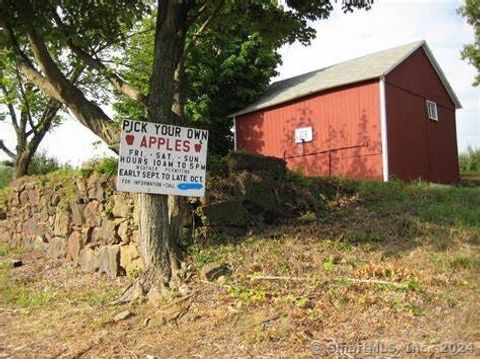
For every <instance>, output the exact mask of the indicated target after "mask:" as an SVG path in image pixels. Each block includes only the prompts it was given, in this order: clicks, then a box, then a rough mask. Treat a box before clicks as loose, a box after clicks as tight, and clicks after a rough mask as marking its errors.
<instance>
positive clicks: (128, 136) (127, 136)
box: [125, 135, 135, 146]
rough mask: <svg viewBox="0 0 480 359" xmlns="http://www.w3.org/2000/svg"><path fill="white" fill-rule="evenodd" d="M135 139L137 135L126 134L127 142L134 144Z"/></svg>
mask: <svg viewBox="0 0 480 359" xmlns="http://www.w3.org/2000/svg"><path fill="white" fill-rule="evenodd" d="M134 139H135V136H133V135H126V136H125V140H126V141H127V144H128V145H129V146H131V145H132V144H133V140H134Z"/></svg>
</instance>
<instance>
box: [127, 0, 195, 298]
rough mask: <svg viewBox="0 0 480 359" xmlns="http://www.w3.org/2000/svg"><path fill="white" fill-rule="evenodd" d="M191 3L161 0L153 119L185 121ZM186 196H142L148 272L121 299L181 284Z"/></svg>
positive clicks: (151, 103)
mask: <svg viewBox="0 0 480 359" xmlns="http://www.w3.org/2000/svg"><path fill="white" fill-rule="evenodd" d="M186 15H187V7H186V5H185V4H184V2H181V1H178V2H177V1H171V0H159V1H158V15H157V24H156V32H155V57H154V59H155V60H154V64H153V74H152V79H151V86H150V97H149V101H148V109H149V121H150V122H154V123H165V124H175V125H181V124H182V119H183V106H182V103H181V99H182V96H181V94H180V91H181V88H182V86H181V84H180V82H181V80H182V76H180V75H179V74H181V73H182V67H183V64H182V61H183V52H184V45H185V29H186ZM184 203H185V202H184V199H183V198H182V197H178V196H165V195H155V194H139V195H138V205H139V207H140V254H141V257H142V259H143V264H144V269H145V271H144V273H143V274H142V276H141V277H140V278H139V279H138V280H137V282H135V283H134V284H133V285H132V286H131V287H130V288H128V289H127V291H126V292H125V293H124V294H123V295H122V297H121V298H120V299H119V301H128V300H131V299H133V298H135V297H137V296H139V295H147V296H148V297H149V298H150V299H155V298H156V297H157V296H158V295H159V294H161V292H162V291H164V290H165V289H168V288H172V287H175V286H177V285H178V284H179V277H178V272H179V269H180V265H181V260H182V250H181V247H182V245H181V240H182V231H183V218H184V211H185V206H184Z"/></svg>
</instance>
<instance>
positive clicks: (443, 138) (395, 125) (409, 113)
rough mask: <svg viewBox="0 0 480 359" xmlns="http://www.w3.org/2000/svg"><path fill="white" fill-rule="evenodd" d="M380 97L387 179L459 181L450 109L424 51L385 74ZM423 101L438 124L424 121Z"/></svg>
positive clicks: (444, 90)
mask: <svg viewBox="0 0 480 359" xmlns="http://www.w3.org/2000/svg"><path fill="white" fill-rule="evenodd" d="M385 97H386V113H387V138H388V155H389V159H388V160H389V161H388V162H389V172H390V177H394V178H400V179H402V180H413V179H417V178H423V179H425V180H428V181H432V182H439V183H453V182H458V181H459V180H460V175H459V168H458V154H457V138H456V124H455V105H454V103H453V102H452V100H451V98H450V96H449V95H448V92H447V91H446V89H445V87H444V86H443V83H442V82H441V80H440V78H439V77H438V75H437V73H436V72H435V70H434V68H433V66H432V65H431V63H430V61H429V60H428V57H427V56H426V54H425V52H424V51H423V49H419V50H417V51H416V52H415V53H414V54H412V55H411V56H410V57H409V58H407V59H406V60H405V61H404V62H403V63H401V64H400V65H399V66H398V67H397V68H395V69H394V70H393V71H392V72H391V73H390V74H388V75H387V77H386V79H385ZM427 99H428V100H432V101H434V102H436V103H437V109H438V116H439V122H435V121H432V120H429V119H428V117H427V110H426V103H425V102H426V100H427Z"/></svg>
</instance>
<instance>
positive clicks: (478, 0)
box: [458, 0, 480, 86]
mask: <svg viewBox="0 0 480 359" xmlns="http://www.w3.org/2000/svg"><path fill="white" fill-rule="evenodd" d="M458 12H459V13H460V14H461V15H462V16H464V17H465V19H466V20H467V22H468V23H469V24H470V25H472V26H473V29H474V31H475V39H474V42H473V43H472V44H469V45H465V46H464V48H463V51H462V59H464V60H467V61H468V62H469V63H470V64H471V65H472V66H474V67H475V68H476V69H477V75H476V76H475V80H474V82H473V85H474V86H478V85H480V0H466V1H465V4H464V5H463V6H462V7H460V8H459V9H458Z"/></svg>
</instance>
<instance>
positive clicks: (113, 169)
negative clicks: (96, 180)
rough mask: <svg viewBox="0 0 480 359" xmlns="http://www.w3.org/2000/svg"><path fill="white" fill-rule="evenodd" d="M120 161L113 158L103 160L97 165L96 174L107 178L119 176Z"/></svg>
mask: <svg viewBox="0 0 480 359" xmlns="http://www.w3.org/2000/svg"><path fill="white" fill-rule="evenodd" d="M117 170H118V161H117V160H116V159H115V158H113V157H105V158H102V159H101V160H100V161H98V163H97V164H96V165H95V172H97V173H101V174H104V175H107V176H114V175H116V174H117Z"/></svg>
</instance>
